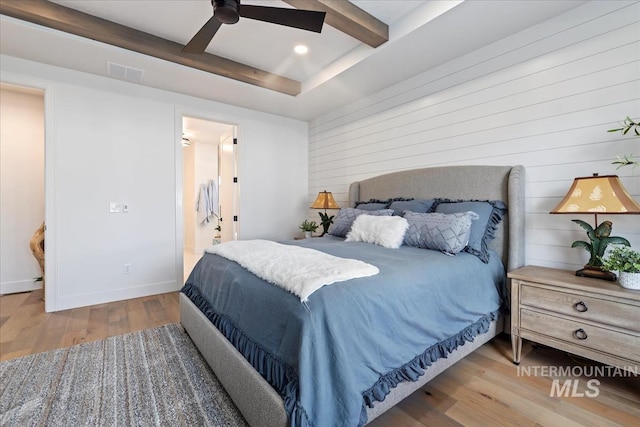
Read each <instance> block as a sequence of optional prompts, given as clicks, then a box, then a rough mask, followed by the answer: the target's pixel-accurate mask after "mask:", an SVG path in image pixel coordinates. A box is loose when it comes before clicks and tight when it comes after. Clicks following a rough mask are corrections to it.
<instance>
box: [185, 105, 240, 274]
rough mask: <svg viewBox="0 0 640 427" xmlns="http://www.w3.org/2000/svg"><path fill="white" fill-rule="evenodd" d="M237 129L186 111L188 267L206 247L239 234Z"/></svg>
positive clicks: (186, 234)
mask: <svg viewBox="0 0 640 427" xmlns="http://www.w3.org/2000/svg"><path fill="white" fill-rule="evenodd" d="M236 135H237V129H236V127H235V126H233V125H230V124H226V123H220V122H215V121H212V120H206V119H201V118H197V117H190V116H183V117H182V196H183V197H182V199H183V200H182V202H183V233H184V239H183V242H184V244H183V246H184V247H183V251H184V256H183V270H184V277H185V278H186V277H187V276H188V275H189V273H190V272H191V270H192V269H193V267H194V265H195V264H196V263H197V262H198V260H199V259H200V258H201V256H202V254H203V252H204V251H205V249H206V248H208V247H209V246H211V245H213V244H219V243H222V242H225V241H229V240H235V239H237V238H238V221H237V218H238V214H237V207H238V194H237V176H238V175H237V166H236V165H237V161H236V160H237V143H236V142H237V137H236Z"/></svg>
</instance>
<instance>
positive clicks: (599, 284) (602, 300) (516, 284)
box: [508, 266, 640, 372]
mask: <svg viewBox="0 0 640 427" xmlns="http://www.w3.org/2000/svg"><path fill="white" fill-rule="evenodd" d="M508 277H509V278H510V279H511V329H512V330H511V334H512V335H511V343H512V350H513V362H514V363H515V364H519V363H520V355H521V352H522V339H523V338H524V339H527V340H531V341H535V342H537V343H540V344H544V345H548V346H550V347H553V348H557V349H560V350H563V351H567V352H569V353H573V354H577V355H580V356H583V357H586V358H588V359H592V360H596V361H598V362H602V363H606V364H608V365H612V366H617V367H620V368H623V369H630V367H634V368H635V369H638V367H639V366H640V292H639V291H633V290H629V289H625V288H622V287H621V286H619V285H618V284H616V283H612V282H607V281H604V280H598V279H592V278H587V277H576V275H575V273H574V272H573V271H566V270H558V269H554V268H547V267H535V266H527V267H523V268H519V269H517V270H514V271H511V272H510V273H509V274H508ZM636 372H637V371H636Z"/></svg>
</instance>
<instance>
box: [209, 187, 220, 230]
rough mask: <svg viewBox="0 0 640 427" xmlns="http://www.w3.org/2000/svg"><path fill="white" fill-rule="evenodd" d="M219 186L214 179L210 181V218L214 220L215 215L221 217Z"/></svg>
mask: <svg viewBox="0 0 640 427" xmlns="http://www.w3.org/2000/svg"><path fill="white" fill-rule="evenodd" d="M218 206H219V205H218V186H217V185H216V182H215V181H214V180H210V181H209V212H210V213H211V215H210V220H211V221H213V219H214V218H213V217H214V215H215V216H217V217H219V216H220V210H219V208H218Z"/></svg>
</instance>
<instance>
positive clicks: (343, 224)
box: [329, 208, 393, 237]
mask: <svg viewBox="0 0 640 427" xmlns="http://www.w3.org/2000/svg"><path fill="white" fill-rule="evenodd" d="M392 213H393V211H392V210H391V209H381V210H377V211H367V210H364V209H354V208H340V210H339V211H338V213H337V214H336V217H335V218H334V219H333V224H331V228H329V234H331V235H332V236H336V237H345V236H346V235H347V233H348V232H349V230H351V225H352V224H353V221H355V219H356V218H357V217H358V216H360V215H364V214H366V215H374V216H385V215H391V214H392Z"/></svg>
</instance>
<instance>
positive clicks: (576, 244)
mask: <svg viewBox="0 0 640 427" xmlns="http://www.w3.org/2000/svg"><path fill="white" fill-rule="evenodd" d="M571 247H572V248H580V247H582V248H585V249H586V250H587V252H591V244H590V243H587V242H585V241H583V240H576V241H575V242H573V243H572V244H571Z"/></svg>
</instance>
